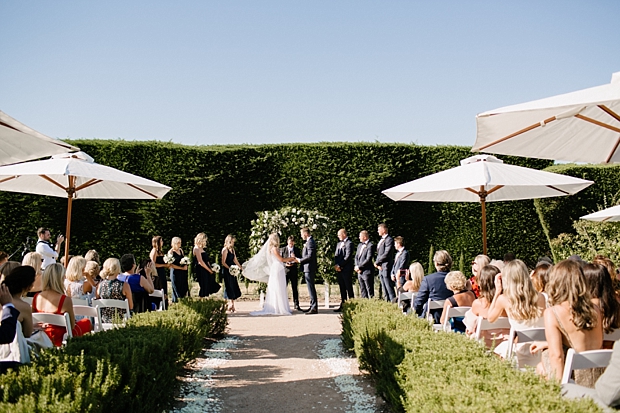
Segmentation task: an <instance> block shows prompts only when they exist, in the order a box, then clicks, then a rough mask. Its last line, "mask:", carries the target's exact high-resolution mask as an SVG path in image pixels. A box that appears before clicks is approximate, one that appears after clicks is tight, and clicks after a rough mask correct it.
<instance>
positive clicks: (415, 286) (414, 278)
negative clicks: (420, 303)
mask: <svg viewBox="0 0 620 413" xmlns="http://www.w3.org/2000/svg"><path fill="white" fill-rule="evenodd" d="M423 278H424V268H422V264H420V263H419V262H414V263H413V264H411V265H410V266H409V271H407V273H406V274H405V283H404V284H403V286H402V287H401V288H400V291H399V292H410V293H417V292H418V290H419V289H420V285H421V284H422V279H423ZM401 304H402V307H403V312H405V313H407V312H408V311H409V308H411V300H402V301H401Z"/></svg>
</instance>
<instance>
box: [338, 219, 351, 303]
mask: <svg viewBox="0 0 620 413" xmlns="http://www.w3.org/2000/svg"><path fill="white" fill-rule="evenodd" d="M338 240H339V242H338V243H337V244H336V253H335V254H334V262H335V264H336V265H334V270H335V271H336V278H337V280H338V287H340V305H339V306H338V308H336V309H335V310H334V312H336V313H339V312H341V311H342V305H343V304H344V302H345V301H347V298H348V299H349V300H351V299H353V298H354V294H353V264H354V263H353V258H354V257H353V243H352V242H351V240H350V239H349V237H348V236H347V231H346V230H345V229H344V228H340V229H339V230H338Z"/></svg>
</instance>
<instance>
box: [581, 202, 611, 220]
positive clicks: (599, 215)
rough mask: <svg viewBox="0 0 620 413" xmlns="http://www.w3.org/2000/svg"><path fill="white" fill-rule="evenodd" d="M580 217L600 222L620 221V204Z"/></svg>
mask: <svg viewBox="0 0 620 413" xmlns="http://www.w3.org/2000/svg"><path fill="white" fill-rule="evenodd" d="M580 219H585V220H588V221H599V222H618V221H620V205H616V206H613V207H611V208H607V209H603V210H600V211H597V212H593V213H591V214H588V215H584V216H582V217H581V218H580Z"/></svg>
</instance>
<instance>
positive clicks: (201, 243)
mask: <svg viewBox="0 0 620 413" xmlns="http://www.w3.org/2000/svg"><path fill="white" fill-rule="evenodd" d="M207 242H208V239H207V235H206V234H205V233H204V232H201V233H200V234H198V235H196V238H194V250H193V254H194V268H196V276H197V278H198V285H199V286H200V291H199V292H198V296H199V297H208V296H210V295H211V294H215V293H217V292H218V291H219V290H220V288H221V286H220V285H219V284H218V283H217V282H216V281H215V272H214V271H213V269H212V268H211V263H209V253H208V252H207V251H205V248H206V247H207Z"/></svg>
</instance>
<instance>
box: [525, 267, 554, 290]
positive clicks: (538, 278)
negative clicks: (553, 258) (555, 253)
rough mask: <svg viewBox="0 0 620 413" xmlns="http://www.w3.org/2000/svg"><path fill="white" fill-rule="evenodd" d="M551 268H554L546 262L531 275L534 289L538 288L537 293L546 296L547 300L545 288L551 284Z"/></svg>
mask: <svg viewBox="0 0 620 413" xmlns="http://www.w3.org/2000/svg"><path fill="white" fill-rule="evenodd" d="M551 267H552V266H551V265H550V264H547V263H546V262H543V263H539V264H538V265H537V266H536V268H534V271H532V274H531V275H530V278H531V279H532V284H533V285H534V288H536V291H538V292H539V293H541V294H542V295H544V296H545V299H546V298H547V297H548V294H547V293H546V292H545V288H546V287H547V283H548V282H549V272H550V271H551Z"/></svg>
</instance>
